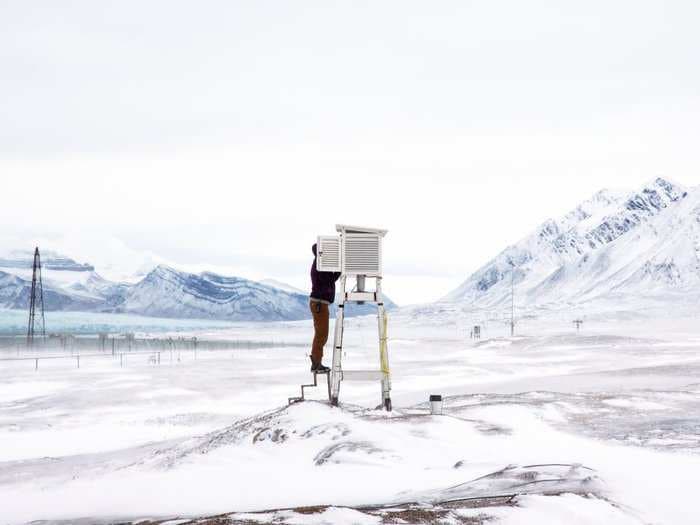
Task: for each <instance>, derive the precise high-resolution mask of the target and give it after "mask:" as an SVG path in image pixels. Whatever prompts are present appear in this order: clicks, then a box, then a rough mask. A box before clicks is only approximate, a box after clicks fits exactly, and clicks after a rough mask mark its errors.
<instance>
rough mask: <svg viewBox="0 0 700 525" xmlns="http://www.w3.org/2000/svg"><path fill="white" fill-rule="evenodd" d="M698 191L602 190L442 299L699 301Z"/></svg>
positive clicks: (498, 302)
mask: <svg viewBox="0 0 700 525" xmlns="http://www.w3.org/2000/svg"><path fill="white" fill-rule="evenodd" d="M699 250H700V188H695V189H689V190H686V189H685V188H683V187H681V186H678V185H676V184H673V183H671V182H669V181H667V180H664V179H661V178H657V179H656V180H654V181H652V182H651V183H649V184H647V185H645V186H644V187H643V188H641V189H640V190H639V191H636V192H634V191H631V192H612V191H607V190H603V191H600V192H598V193H597V194H595V195H594V196H593V197H592V198H590V199H589V200H587V201H585V202H583V203H582V204H580V205H579V206H578V207H577V208H576V209H574V210H572V211H571V212H570V213H568V214H566V215H565V216H564V217H561V218H560V219H557V220H548V221H546V222H544V223H543V224H542V225H541V226H540V227H539V228H537V230H536V231H535V232H533V233H532V234H531V235H529V236H527V237H526V238H524V239H522V240H521V241H520V242H518V243H516V244H514V245H512V246H509V247H508V248H506V249H505V250H503V251H502V252H501V253H500V254H498V255H497V256H496V257H495V258H494V259H492V260H491V261H489V262H488V263H487V264H485V265H484V266H482V267H481V268H480V269H479V270H477V271H476V272H474V273H473V274H472V275H471V276H470V277H469V278H468V279H467V280H466V281H465V282H464V283H463V284H462V285H461V286H459V287H458V288H457V289H456V290H454V291H452V292H451V293H450V294H448V295H447V296H446V297H445V298H444V299H443V300H444V301H447V302H454V303H461V304H463V305H465V306H466V305H468V306H473V307H476V308H494V307H499V306H501V307H502V306H504V305H507V304H509V303H510V297H511V277H512V278H513V282H514V288H515V295H516V301H517V303H518V306H519V307H521V308H522V307H562V306H571V305H581V304H586V303H591V302H595V301H598V300H607V301H620V302H621V303H622V302H625V304H633V303H630V302H629V301H630V300H631V301H635V300H642V299H649V300H654V301H661V302H671V301H673V302H674V303H675V304H677V303H678V301H684V302H693V301H697V300H698V299H700V286H699V285H700V259H699V255H698V254H699Z"/></svg>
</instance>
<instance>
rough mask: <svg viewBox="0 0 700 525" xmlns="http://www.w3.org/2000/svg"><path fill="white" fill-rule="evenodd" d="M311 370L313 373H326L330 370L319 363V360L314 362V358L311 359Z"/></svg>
mask: <svg viewBox="0 0 700 525" xmlns="http://www.w3.org/2000/svg"><path fill="white" fill-rule="evenodd" d="M311 371H312V372H313V373H314V374H327V373H328V372H329V371H330V368H328V367H327V366H326V365H324V364H323V363H321V361H319V362H318V363H314V360H313V359H311Z"/></svg>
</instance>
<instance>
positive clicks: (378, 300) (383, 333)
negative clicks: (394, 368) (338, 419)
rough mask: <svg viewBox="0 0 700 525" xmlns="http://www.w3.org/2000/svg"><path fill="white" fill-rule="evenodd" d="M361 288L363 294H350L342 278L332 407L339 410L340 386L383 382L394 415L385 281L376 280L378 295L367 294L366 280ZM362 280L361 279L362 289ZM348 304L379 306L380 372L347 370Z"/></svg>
mask: <svg viewBox="0 0 700 525" xmlns="http://www.w3.org/2000/svg"><path fill="white" fill-rule="evenodd" d="M361 283H362V284H361V286H358V288H359V289H360V290H361V291H351V292H346V291H345V286H346V284H347V276H346V275H344V274H343V275H342V276H341V277H340V289H341V291H342V294H341V299H340V303H339V304H338V311H337V313H336V316H335V333H334V337H333V365H332V366H331V374H330V387H329V392H328V394H329V399H330V402H331V405H333V406H338V399H339V395H340V383H341V382H342V381H350V380H359V381H363V380H379V381H380V384H381V391H382V403H381V405H380V407H381V406H383V407H384V408H385V409H386V410H387V411H391V373H390V371H389V353H388V349H387V317H386V311H385V310H384V300H383V298H382V278H381V277H376V287H375V291H374V292H371V291H370V292H367V291H364V277H363V278H362V281H361ZM359 284H360V280H359V279H358V285H359ZM346 303H360V304H362V303H374V304H376V305H377V323H378V330H379V370H343V365H342V354H343V330H344V327H343V321H344V319H345V304H346Z"/></svg>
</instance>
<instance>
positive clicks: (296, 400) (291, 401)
mask: <svg viewBox="0 0 700 525" xmlns="http://www.w3.org/2000/svg"><path fill="white" fill-rule="evenodd" d="M313 374H314V382H313V383H309V384H308V385H301V395H300V396H298V397H290V398H288V400H287V403H288V404H289V405H293V404H294V403H300V402H302V401H305V400H306V398H305V397H304V391H305V390H306V389H307V388H315V387H317V386H318V377H317V376H318V375H319V374H321V375H323V376H326V383H327V384H328V397H329V398H330V397H331V380H330V374H329V373H328V372H313Z"/></svg>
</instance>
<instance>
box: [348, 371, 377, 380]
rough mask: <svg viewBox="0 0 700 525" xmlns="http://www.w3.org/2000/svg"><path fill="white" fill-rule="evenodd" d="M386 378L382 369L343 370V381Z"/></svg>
mask: <svg viewBox="0 0 700 525" xmlns="http://www.w3.org/2000/svg"><path fill="white" fill-rule="evenodd" d="M381 379H384V372H382V371H381V370H343V381H379V380H381Z"/></svg>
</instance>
